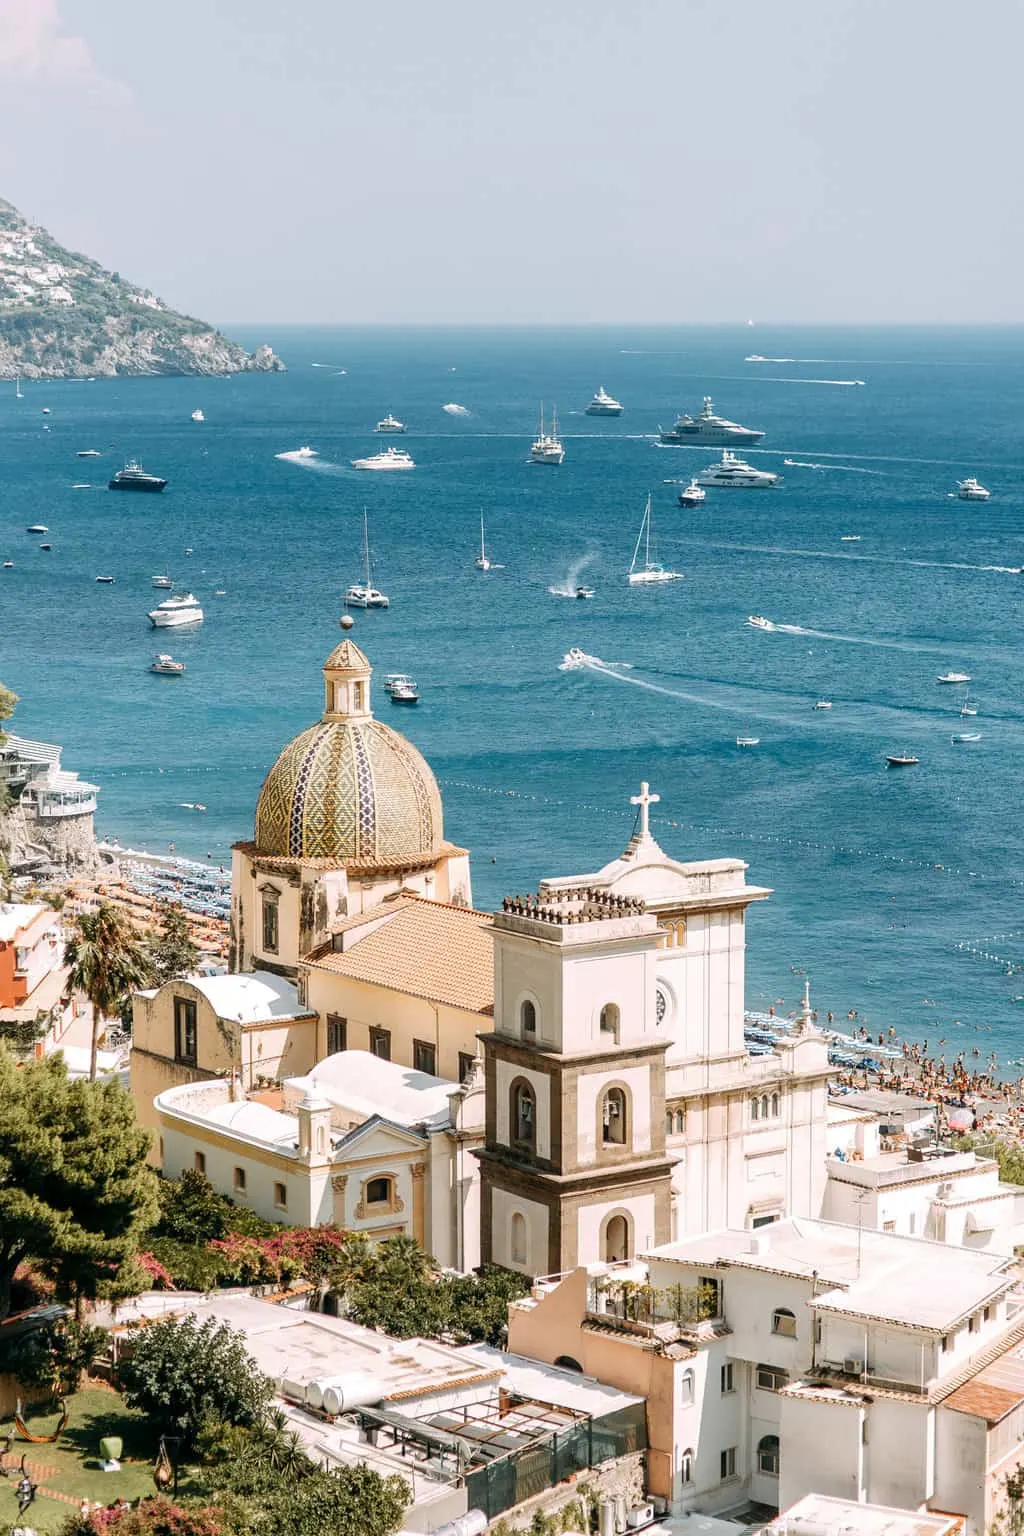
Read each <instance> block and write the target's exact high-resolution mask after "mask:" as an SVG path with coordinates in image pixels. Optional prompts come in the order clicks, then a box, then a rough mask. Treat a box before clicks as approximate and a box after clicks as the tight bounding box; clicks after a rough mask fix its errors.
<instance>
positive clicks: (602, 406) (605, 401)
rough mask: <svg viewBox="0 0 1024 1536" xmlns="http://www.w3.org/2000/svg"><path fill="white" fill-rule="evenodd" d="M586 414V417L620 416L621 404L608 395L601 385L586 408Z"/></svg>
mask: <svg viewBox="0 0 1024 1536" xmlns="http://www.w3.org/2000/svg"><path fill="white" fill-rule="evenodd" d="M586 414H587V415H588V416H621V415H622V403H621V401H619V400H616V398H615V396H614V395H610V394H609V393H608V391H607V390H606V389H605V387H604V385H603V384H602V385H601V387H600V388H599V389H598V391H597V394H596V395H595V396H594V398H593V400H591V402H590V404H589V405H588V406H587V409H586Z"/></svg>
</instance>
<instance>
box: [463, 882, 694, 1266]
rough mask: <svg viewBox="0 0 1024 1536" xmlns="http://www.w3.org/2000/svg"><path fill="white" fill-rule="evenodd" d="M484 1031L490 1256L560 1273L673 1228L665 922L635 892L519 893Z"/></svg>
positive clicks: (499, 947) (503, 914)
mask: <svg viewBox="0 0 1024 1536" xmlns="http://www.w3.org/2000/svg"><path fill="white" fill-rule="evenodd" d="M493 935H494V1030H493V1032H491V1033H489V1034H485V1035H481V1037H480V1039H481V1042H482V1045H483V1052H484V1061H485V1072H486V1136H485V1143H484V1147H483V1149H482V1150H481V1151H480V1152H478V1153H477V1154H476V1155H477V1156H478V1157H479V1158H480V1160H481V1246H482V1257H483V1261H484V1262H485V1263H488V1262H490V1263H496V1264H503V1265H505V1266H506V1267H507V1268H510V1269H516V1270H519V1271H521V1272H522V1273H524V1274H530V1275H543V1274H555V1273H559V1272H561V1271H564V1270H567V1269H571V1268H573V1267H574V1266H575V1265H577V1264H585V1263H590V1262H593V1261H595V1260H606V1259H607V1260H615V1259H626V1258H631V1257H632V1256H633V1255H634V1254H635V1253H637V1252H639V1251H642V1250H643V1249H645V1248H648V1247H651V1246H653V1245H654V1244H656V1243H661V1242H666V1241H668V1238H669V1236H670V1225H671V1216H670V1207H671V1168H672V1164H671V1162H670V1161H669V1159H668V1158H667V1157H666V1155H665V1052H666V1050H667V1048H668V1043H669V1042H668V1037H667V1036H665V1035H663V1034H662V1033H661V1032H660V1030H659V1028H658V1023H657V1013H656V990H655V957H656V953H657V950H658V944H659V930H658V925H657V922H656V919H655V918H654V916H653V914H651V913H648V912H647V911H646V910H645V908H644V904H643V902H642V901H640V900H638V899H636V898H634V897H624V896H615V895H612V894H610V893H608V892H607V891H599V890H597V889H595V888H586V887H584V888H577V889H575V890H573V891H572V892H570V893H566V894H565V895H564V896H560V897H559V898H556V899H555V900H545V899H542V898H540V897H537V896H525V897H507V898H506V899H505V901H504V902H503V903H502V910H501V911H500V912H498V913H496V914H495V918H494V928H493Z"/></svg>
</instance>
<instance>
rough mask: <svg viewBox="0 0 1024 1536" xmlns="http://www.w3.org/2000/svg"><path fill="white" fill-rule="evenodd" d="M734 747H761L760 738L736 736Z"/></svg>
mask: <svg viewBox="0 0 1024 1536" xmlns="http://www.w3.org/2000/svg"><path fill="white" fill-rule="evenodd" d="M736 745H737V746H738V747H759V746H760V745H761V738H760V736H737V737H736Z"/></svg>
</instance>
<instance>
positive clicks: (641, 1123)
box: [576, 1065, 653, 1262]
mask: <svg viewBox="0 0 1024 1536" xmlns="http://www.w3.org/2000/svg"><path fill="white" fill-rule="evenodd" d="M609 1083H620V1084H621V1085H622V1086H623V1087H624V1088H627V1089H628V1090H629V1098H630V1106H629V1117H630V1124H631V1126H632V1138H631V1146H632V1150H633V1151H634V1152H649V1151H650V1150H651V1069H650V1067H649V1066H646V1065H645V1066H641V1067H616V1068H614V1069H612V1070H611V1071H608V1072H588V1073H586V1074H584V1075H583V1076H581V1077H580V1078H579V1079H578V1081H577V1084H576V1099H577V1119H576V1136H577V1146H578V1148H579V1160H580V1162H581V1163H592V1162H594V1160H595V1158H596V1156H597V1103H598V1099H599V1098H600V1095H601V1094H602V1093H603V1092H604V1090H605V1088H606V1087H607V1086H608V1084H609ZM652 1231H653V1228H652ZM581 1262H582V1261H581Z"/></svg>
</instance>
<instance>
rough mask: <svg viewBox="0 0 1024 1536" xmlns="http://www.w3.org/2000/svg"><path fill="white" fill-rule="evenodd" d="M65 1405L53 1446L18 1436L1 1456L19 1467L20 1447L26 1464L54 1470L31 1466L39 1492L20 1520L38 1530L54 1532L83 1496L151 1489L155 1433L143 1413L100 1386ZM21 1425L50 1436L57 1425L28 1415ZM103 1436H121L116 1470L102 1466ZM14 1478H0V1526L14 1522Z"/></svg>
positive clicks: (1, 1428) (99, 1498)
mask: <svg viewBox="0 0 1024 1536" xmlns="http://www.w3.org/2000/svg"><path fill="white" fill-rule="evenodd" d="M68 1407H69V1409H70V1411H71V1417H70V1419H69V1420H68V1425H67V1428H66V1429H65V1431H64V1433H63V1434H62V1435H61V1437H60V1439H59V1440H58V1441H57V1442H56V1444H54V1445H32V1444H30V1443H29V1442H27V1441H25V1440H21V1439H17V1438H16V1439H15V1441H14V1444H13V1445H12V1447H11V1450H10V1452H9V1454H8V1455H7V1456H5V1458H4V1466H5V1467H13V1468H17V1466H18V1463H19V1461H20V1458H21V1454H22V1452H23V1451H24V1453H25V1455H26V1457H27V1459H28V1462H29V1463H33V1462H34V1463H35V1464H36V1468H37V1469H38V1468H41V1467H45V1468H48V1469H52V1470H47V1471H45V1472H43V1471H39V1470H33V1469H32V1467H31V1466H30V1467H29V1470H30V1472H31V1475H32V1481H33V1482H34V1483H38V1484H39V1487H40V1492H39V1493H37V1494H36V1500H35V1503H34V1504H33V1505H32V1506H31V1507H30V1508H29V1510H28V1512H27V1514H26V1515H25V1522H24V1523H25V1524H26V1525H31V1526H35V1527H36V1529H37V1530H39V1531H56V1530H57V1529H58V1528H59V1527H60V1526H61V1525H62V1524H63V1522H64V1520H65V1519H66V1518H67V1516H68V1515H69V1514H71V1513H72V1512H73V1510H74V1507H75V1506H76V1505H77V1504H78V1503H80V1501H81V1500H82V1499H85V1498H87V1499H89V1500H90V1501H95V1502H98V1503H101V1504H112V1503H113V1502H114V1500H115V1499H118V1498H122V1499H127V1500H129V1502H133V1501H134V1500H135V1499H137V1498H139V1497H140V1496H141V1495H143V1494H152V1493H154V1492H155V1489H154V1487H153V1463H154V1460H155V1457H156V1449H157V1447H156V1437H155V1436H154V1434H153V1431H152V1430H151V1429H150V1427H149V1426H148V1424H147V1423H146V1420H145V1419H144V1418H143V1417H142V1415H141V1414H139V1413H136V1412H134V1411H133V1410H132V1409H131V1408H127V1407H126V1406H125V1402H124V1399H123V1398H122V1397H121V1396H120V1394H119V1393H117V1392H107V1391H104V1390H103V1389H102V1388H98V1387H90V1388H88V1389H87V1390H86V1391H83V1392H77V1393H76V1394H75V1396H74V1397H73V1398H71V1399H70V1400H69V1402H68ZM25 1423H26V1424H27V1426H28V1428H29V1429H30V1430H31V1431H32V1432H33V1434H37V1435H42V1434H52V1432H53V1431H54V1430H55V1429H56V1427H57V1415H56V1414H53V1413H46V1414H40V1413H30V1414H29V1415H28V1416H27V1417H26V1419H25ZM12 1428H13V1425H12V1424H4V1425H0V1432H4V1433H5V1432H6V1431H8V1430H10V1429H12ZM104 1435H120V1436H121V1438H122V1439H123V1441H124V1456H123V1458H122V1462H121V1471H120V1472H103V1471H101V1470H100V1458H99V1443H100V1440H101V1439H102V1438H103V1436H104ZM17 1481H18V1477H17V1472H16V1471H15V1472H13V1473H12V1474H11V1476H10V1477H8V1478H6V1479H0V1530H4V1529H7V1528H8V1527H9V1526H10V1525H12V1524H15V1523H16V1522H17V1514H18V1502H17V1499H16V1497H15V1485H16V1484H17ZM183 1481H184V1480H183ZM179 1486H180V1485H179ZM43 1488H52V1489H54V1490H55V1491H57V1492H59V1493H66V1494H70V1495H71V1496H72V1497H73V1499H74V1501H75V1502H74V1505H72V1504H66V1503H64V1502H63V1501H61V1500H58V1499H48V1498H46V1496H45V1495H44V1494H43V1493H42V1491H41V1490H42V1489H43Z"/></svg>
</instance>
